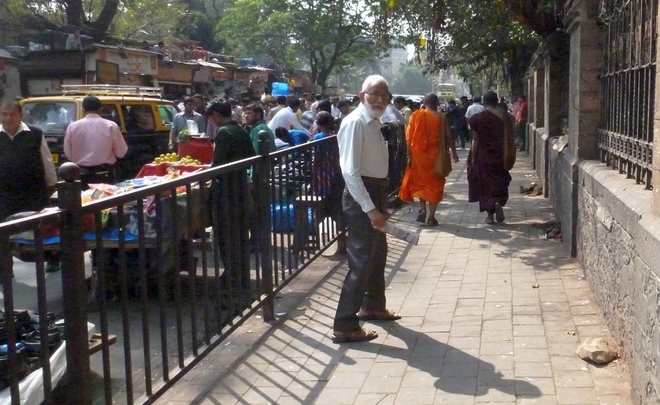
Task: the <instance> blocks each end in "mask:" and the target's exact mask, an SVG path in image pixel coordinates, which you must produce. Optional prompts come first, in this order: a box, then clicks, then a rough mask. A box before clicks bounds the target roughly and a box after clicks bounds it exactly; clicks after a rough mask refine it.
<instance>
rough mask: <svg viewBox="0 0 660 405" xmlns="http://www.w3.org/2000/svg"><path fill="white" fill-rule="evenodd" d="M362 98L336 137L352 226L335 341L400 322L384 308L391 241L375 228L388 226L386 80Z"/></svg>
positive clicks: (372, 81)
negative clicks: (373, 323) (370, 323)
mask: <svg viewBox="0 0 660 405" xmlns="http://www.w3.org/2000/svg"><path fill="white" fill-rule="evenodd" d="M358 97H359V98H360V104H359V105H358V107H357V108H356V109H355V111H354V112H353V113H351V114H349V115H348V116H347V117H346V118H344V120H343V121H342V123H341V128H340V129H339V133H338V134H337V140H338V142H339V159H340V165H341V171H342V175H343V177H344V181H345V182H346V189H345V190H344V195H343V198H342V205H343V208H344V213H345V214H346V223H347V224H348V244H347V245H348V246H347V253H348V273H347V274H346V278H345V279H344V284H343V286H342V290H341V294H340V296H339V303H338V304H337V312H336V314H335V319H334V326H333V328H334V334H333V341H334V342H336V343H342V342H359V341H368V340H373V339H376V338H377V337H378V334H377V333H376V332H375V331H373V330H368V329H363V328H362V327H360V320H382V321H393V320H397V319H400V318H401V317H400V316H399V315H398V314H396V313H395V312H394V311H392V310H389V309H387V307H386V299H385V264H386V261H387V239H386V237H385V233H383V232H381V231H379V230H377V229H376V228H382V227H384V226H385V224H386V218H385V215H384V213H385V202H386V199H387V167H388V150H387V142H386V141H385V140H384V139H383V137H382V136H381V133H380V127H381V122H380V120H379V118H380V116H381V115H382V114H383V112H384V111H385V108H386V106H387V104H388V102H389V99H390V91H389V87H388V85H387V81H386V80H385V79H384V78H383V77H382V76H378V75H374V76H369V77H367V79H366V80H365V81H364V84H363V85H362V91H361V92H360V93H359V96H358Z"/></svg>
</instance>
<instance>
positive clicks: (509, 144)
mask: <svg viewBox="0 0 660 405" xmlns="http://www.w3.org/2000/svg"><path fill="white" fill-rule="evenodd" d="M503 121H504V168H505V169H506V170H511V169H513V165H515V164H516V142H515V140H514V139H513V124H512V123H511V118H510V117H509V115H508V114H505V115H504V119H503Z"/></svg>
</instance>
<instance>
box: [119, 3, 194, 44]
mask: <svg viewBox="0 0 660 405" xmlns="http://www.w3.org/2000/svg"><path fill="white" fill-rule="evenodd" d="M184 11H185V6H184V5H183V4H181V3H179V2H176V1H162V0H139V1H136V0H131V1H124V3H123V4H122V6H121V12H120V13H118V14H117V16H116V17H115V19H114V21H113V23H112V25H111V30H110V33H111V35H113V36H115V37H119V38H131V39H135V40H147V41H150V42H155V41H157V40H161V39H165V40H167V39H169V38H172V37H173V36H174V35H175V28H176V26H175V23H176V18H174V17H176V16H179V15H181V14H183V13H184Z"/></svg>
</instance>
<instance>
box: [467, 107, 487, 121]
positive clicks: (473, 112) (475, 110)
mask: <svg viewBox="0 0 660 405" xmlns="http://www.w3.org/2000/svg"><path fill="white" fill-rule="evenodd" d="M485 109H486V107H484V106H483V105H482V104H479V103H474V104H472V105H471V106H469V107H468V109H467V111H466V112H465V118H467V119H468V120H469V119H470V117H472V116H473V115H477V114H479V113H480V112H482V111H483V110H485Z"/></svg>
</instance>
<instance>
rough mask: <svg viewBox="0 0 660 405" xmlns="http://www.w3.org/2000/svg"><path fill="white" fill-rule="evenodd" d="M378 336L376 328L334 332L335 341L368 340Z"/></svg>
mask: <svg viewBox="0 0 660 405" xmlns="http://www.w3.org/2000/svg"><path fill="white" fill-rule="evenodd" d="M377 337H378V333H377V332H376V331H375V330H369V329H363V328H360V329H355V330H351V331H347V332H342V331H338V330H336V331H334V332H333V333H332V341H333V342H334V343H348V342H368V341H370V340H374V339H376V338H377Z"/></svg>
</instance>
